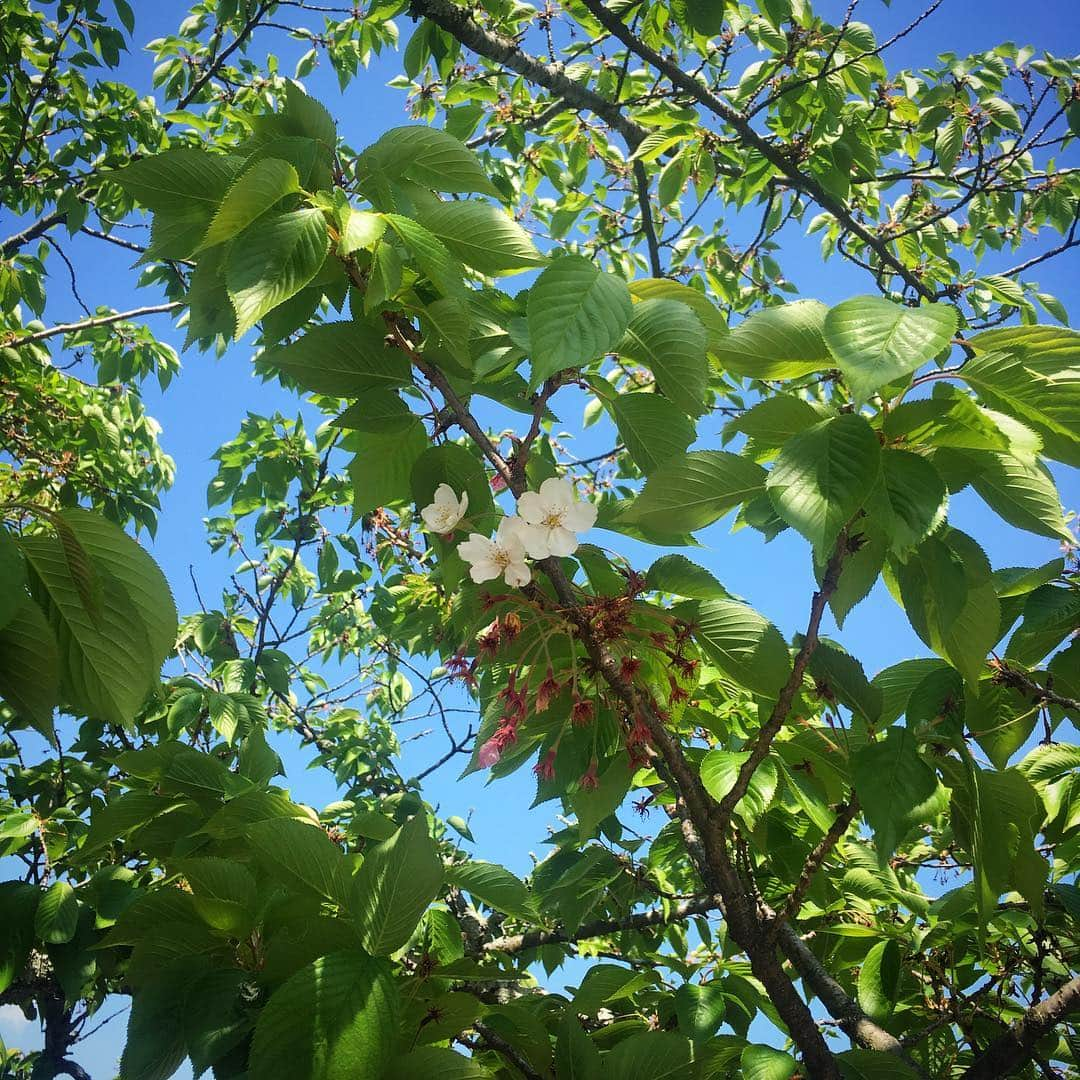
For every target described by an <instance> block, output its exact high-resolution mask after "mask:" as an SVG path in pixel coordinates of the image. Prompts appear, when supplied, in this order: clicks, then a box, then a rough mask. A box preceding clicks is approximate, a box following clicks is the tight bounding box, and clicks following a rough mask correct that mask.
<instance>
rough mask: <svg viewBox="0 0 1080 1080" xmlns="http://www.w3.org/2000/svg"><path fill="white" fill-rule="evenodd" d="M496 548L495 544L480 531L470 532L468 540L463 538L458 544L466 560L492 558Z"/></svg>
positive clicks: (478, 560) (460, 552)
mask: <svg viewBox="0 0 1080 1080" xmlns="http://www.w3.org/2000/svg"><path fill="white" fill-rule="evenodd" d="M494 549H495V545H494V544H493V543H492V542H491V541H490V540H489V539H488V538H487V537H486V536H481V535H480V534H479V533H470V534H469V539H468V540H462V542H461V543H460V544H458V554H459V555H460V556H461V557H462V558H463V559H464V560H465V561H466V562H482V561H483V560H484V559H490V558H491V553H492V551H494Z"/></svg>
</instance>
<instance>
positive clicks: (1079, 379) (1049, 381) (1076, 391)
mask: <svg viewBox="0 0 1080 1080" xmlns="http://www.w3.org/2000/svg"><path fill="white" fill-rule="evenodd" d="M970 344H971V345H972V346H973V347H975V348H976V349H977V350H978V351H979V354H978V355H977V356H974V357H972V358H971V359H970V360H968V361H967V362H966V363H965V364H964V366H963V367H962V368H961V369H960V377H961V378H962V379H964V380H965V381H966V382H967V383H968V385H969V386H971V387H973V388H974V389H975V391H976V393H978V395H979V397H980V398H982V399H983V400H984V401H985V402H986V403H987V404H988V405H990V406H991V407H992V408H995V409H999V410H1000V411H1001V412H1004V413H1007V414H1008V415H1009V416H1013V417H1015V418H1016V419H1017V420H1019V421H1021V423H1023V424H1026V425H1027V426H1028V427H1030V428H1033V429H1034V430H1035V431H1036V432H1037V433H1038V434H1039V435H1040V436H1041V437H1042V440H1043V449H1044V452H1045V453H1046V454H1047V455H1048V456H1050V457H1052V458H1055V459H1056V460H1058V461H1064V462H1065V463H1066V464H1068V465H1080V437H1078V436H1077V431H1078V427H1080V333H1077V332H1076V331H1074V330H1067V329H1065V328H1063V327H1054V326H1015V327H1009V328H1008V329H1002V330H987V331H985V332H983V333H981V334H976V335H975V336H974V337H973V338H971V340H970Z"/></svg>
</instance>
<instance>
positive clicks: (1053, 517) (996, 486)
mask: <svg viewBox="0 0 1080 1080" xmlns="http://www.w3.org/2000/svg"><path fill="white" fill-rule="evenodd" d="M978 461H979V465H980V469H979V472H978V474H977V475H976V476H975V478H974V479H973V480H972V481H971V486H972V487H973V488H974V489H975V490H976V491H977V492H978V493H979V495H980V496H981V497H982V500H983V502H985V503H986V505H987V506H989V507H990V509H991V510H993V511H994V512H995V513H996V514H998V516H999V517H1002V518H1004V519H1005V521H1007V522H1008V523H1009V524H1010V525H1015V526H1016V527H1017V528H1018V529H1026V530H1027V531H1028V532H1033V533H1037V534H1038V535H1039V536H1049V537H1052V538H1053V539H1055V540H1065V541H1066V542H1067V543H1072V542H1073V540H1074V539H1075V538H1074V537H1073V535H1072V533H1071V532H1070V531H1069V527H1068V525H1066V524H1065V518H1064V516H1063V515H1062V512H1061V499H1060V497H1059V496H1058V491H1057V487H1056V486H1055V484H1054V479H1053V477H1052V476H1051V475H1050V473H1049V471H1048V470H1047V469H1046V468H1045V467H1044V466H1043V465H1041V464H1039V463H1038V462H1033V463H1029V462H1026V461H1021V460H1020V458H1017V457H1013V456H1012V455H1011V454H995V453H980V454H979V455H978Z"/></svg>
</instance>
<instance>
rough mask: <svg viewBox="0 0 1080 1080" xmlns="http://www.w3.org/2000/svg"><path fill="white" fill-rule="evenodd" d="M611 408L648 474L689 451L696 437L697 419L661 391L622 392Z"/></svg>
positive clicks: (629, 447)
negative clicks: (695, 424)
mask: <svg viewBox="0 0 1080 1080" xmlns="http://www.w3.org/2000/svg"><path fill="white" fill-rule="evenodd" d="M611 411H612V414H613V415H614V418H615V426H616V427H617V428H618V429H619V435H620V436H621V438H622V441H623V442H624V443H625V444H626V449H627V450H628V451H629V453H630V456H631V457H632V458H633V459H634V464H635V465H637V467H638V468H639V469H640V470H641V471H642V472H643V473H645V474H646V475H648V474H649V473H651V472H653V471H654V470H655V469H656V468H658V467H659V466H660V465H662V464H663V463H664V462H665V461H667V460H668V459H669V458H673V457H677V456H679V455H681V454H685V453H686V448H687V447H688V446H689V445H690V444H691V443H692V442H693V441H694V438H695V434H696V433H695V431H694V422H693V421H692V420H691V419H689V417H687V415H686V414H685V413H684V412H683V411H682V410H681V409H680V408H679V407H678V406H677V405H674V404H672V403H671V402H670V401H668V400H667V398H663V397H660V396H659V395H658V394H620V395H619V396H618V397H616V398H615V400H614V401H613V402H612V403H611Z"/></svg>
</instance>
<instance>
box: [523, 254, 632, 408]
mask: <svg viewBox="0 0 1080 1080" xmlns="http://www.w3.org/2000/svg"><path fill="white" fill-rule="evenodd" d="M632 306H633V305H632V302H631V300H630V293H629V290H628V289H627V288H626V282H624V281H623V280H622V278H620V277H616V276H615V275H614V274H605V273H603V272H602V271H601V270H600V269H599V268H598V267H597V266H596V264H595V263H593V262H591V261H590V260H589V259H585V258H582V257H581V256H580V255H566V256H564V257H563V258H561V259H556V260H555V262H553V263H552V264H551V265H550V266H549V267H548V268H547V269H546V270H544V272H543V273H542V274H541V275H540V277H539V278H537V280H536V283H535V284H534V285H533V286H532V288H531V289H530V290H529V300H528V307H527V318H528V325H529V342H530V345H531V349H532V352H531V359H532V374H531V377H530V380H529V385H530V387H532V388H535V387H537V386H539V385H540V383H542V382H543V381H544V380H545V379H546V378H547V377H548V376H549V375H554V374H555V372H557V371H562V370H563V369H564V368H570V367H577V366H579V365H581V364H584V363H588V362H589V361H590V360H595V359H596V358H597V357H600V356H603V355H604V354H605V353H608V352H611V351H612V350H613V349H614V348H615V346H616V345H617V344H618V343H619V340H620V338H621V337H622V334H623V331H624V330H625V329H626V327H627V324H628V323H629V322H630V316H631V314H632V310H631V309H632Z"/></svg>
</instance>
